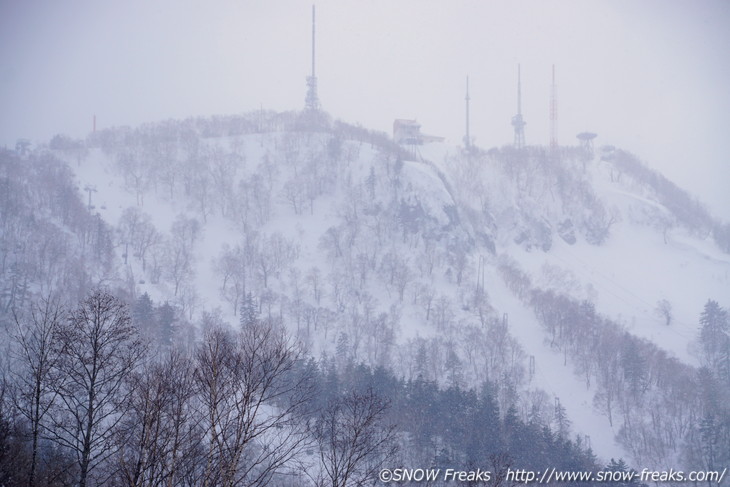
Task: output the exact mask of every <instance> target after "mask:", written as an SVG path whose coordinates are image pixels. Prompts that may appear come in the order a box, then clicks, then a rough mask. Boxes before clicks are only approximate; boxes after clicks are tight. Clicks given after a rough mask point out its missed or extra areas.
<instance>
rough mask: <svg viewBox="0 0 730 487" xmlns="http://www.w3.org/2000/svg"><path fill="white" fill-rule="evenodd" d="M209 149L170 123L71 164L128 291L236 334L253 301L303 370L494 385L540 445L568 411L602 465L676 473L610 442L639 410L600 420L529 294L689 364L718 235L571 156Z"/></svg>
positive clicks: (242, 142)
mask: <svg viewBox="0 0 730 487" xmlns="http://www.w3.org/2000/svg"><path fill="white" fill-rule="evenodd" d="M209 132H210V133H206V131H205V130H204V129H201V128H200V127H199V126H198V127H197V128H195V129H191V128H190V127H188V126H186V125H185V124H183V123H180V124H179V125H176V124H175V123H172V122H170V123H168V124H160V125H158V126H149V127H141V128H139V129H136V130H133V131H121V130H119V131H107V132H106V133H102V134H94V137H91V138H90V140H89V144H90V146H91V148H90V150H89V151H88V155H87V156H86V157H85V158H83V159H82V160H80V161H79V162H77V161H76V160H73V161H70V165H71V167H72V168H73V169H74V171H75V172H76V177H77V178H78V182H79V187H80V188H86V187H89V188H95V189H96V192H92V196H91V197H92V200H93V205H94V206H95V207H96V211H98V212H99V214H100V215H101V217H102V218H103V219H104V220H105V221H107V222H108V223H109V224H111V225H113V226H115V227H117V228H119V229H120V233H119V234H118V239H117V242H116V245H117V246H116V251H117V252H118V254H119V255H120V256H121V255H122V254H123V253H125V252H126V254H127V258H126V264H123V265H122V266H121V268H120V269H118V276H119V279H120V281H123V282H126V283H127V284H126V285H127V287H129V288H130V292H133V293H136V294H140V293H143V292H148V293H149V294H150V296H152V298H153V299H154V300H155V301H160V302H161V301H170V302H174V303H176V304H177V305H178V306H179V307H180V309H182V310H183V311H184V313H185V315H186V317H187V319H188V320H190V321H192V322H195V321H196V320H197V319H199V317H200V315H201V313H203V312H206V311H207V312H210V311H212V310H215V309H219V310H220V314H221V316H222V317H223V318H224V319H225V320H227V321H229V322H231V323H235V322H236V321H237V319H238V317H237V311H238V308H239V306H240V305H241V302H242V300H243V299H244V297H245V295H246V294H248V293H251V294H252V295H253V296H254V297H255V298H256V300H257V302H258V304H259V306H260V309H261V311H262V313H263V314H266V315H268V316H271V317H274V318H277V319H281V320H282V321H283V322H284V323H286V325H287V326H288V327H289V329H290V330H291V331H292V333H295V334H296V335H297V336H298V337H299V339H301V340H302V342H303V343H304V344H305V345H306V346H307V347H308V350H309V352H310V353H311V354H312V355H314V356H315V357H319V356H322V355H323V354H327V355H329V356H335V357H338V358H341V359H345V358H352V359H355V360H356V361H364V362H366V363H368V364H371V365H384V366H387V367H391V368H393V369H394V370H396V371H397V372H398V373H399V374H402V375H403V376H405V377H415V376H417V375H422V376H424V378H427V379H433V380H436V381H438V382H440V383H443V384H449V383H455V384H458V385H461V386H466V387H475V386H478V385H479V384H481V383H482V382H484V381H490V382H492V383H493V384H494V385H495V387H496V389H497V391H498V397H499V401H500V407H501V408H502V410H503V411H504V410H505V409H506V408H507V407H509V405H510V404H517V405H519V408H520V412H521V414H522V415H523V416H524V417H525V418H526V419H527V418H529V417H532V416H536V417H538V418H541V419H540V420H541V421H543V422H544V423H545V424H546V425H548V426H550V427H552V428H555V429H557V428H558V427H559V425H557V424H556V423H555V418H554V414H553V410H554V408H555V405H556V404H557V403H559V404H561V405H562V406H564V407H565V409H566V410H567V412H568V414H569V417H570V418H571V420H572V422H573V426H572V435H576V434H577V435H580V437H581V438H583V439H584V441H586V440H588V438H589V440H588V441H590V444H591V445H592V446H593V448H594V450H595V451H596V453H597V454H598V455H600V456H602V457H603V458H606V459H607V458H610V457H620V456H627V455H633V456H634V459H635V460H636V461H639V460H642V461H644V462H647V461H653V462H660V461H667V460H668V459H676V458H678V457H680V456H681V454H680V450H681V445H680V444H679V443H677V445H675V446H674V447H667V451H666V452H665V453H662V454H657V455H656V456H655V457H651V458H649V457H647V456H645V457H641V458H637V456H638V455H637V454H635V453H634V447H633V446H632V445H631V444H630V441H631V440H630V439H627V436H626V434H623V436H621V435H619V436H620V437H621V438H623V439H622V440H621V442H618V441H616V439H615V438H616V434H618V433H619V432H620V430H621V427H622V425H625V421H628V418H630V417H633V416H632V415H640V414H641V413H640V412H636V411H643V410H641V409H640V408H639V409H636V408H633V407H629V406H628V405H627V406H626V407H625V408H624V418H623V420H621V421H619V420H618V419H616V418H613V425H611V424H610V422H609V419H608V417H607V414H606V413H605V411H603V410H601V408H600V407H598V406H597V404H598V403H599V402H600V401H599V399H600V397H603V396H601V394H603V392H602V389H601V387H603V386H601V385H600V384H601V383H600V381H599V380H598V379H594V380H591V379H590V378H589V379H587V378H586V377H587V375H586V374H584V375H579V374H577V373H574V371H576V370H578V369H577V367H578V366H577V365H576V362H575V361H574V359H573V357H569V356H567V354H566V352H565V350H567V348H566V347H563V348H561V346H560V345H556V343H554V340H552V341H551V340H550V338H549V336H548V333H547V332H546V331H545V329H544V328H543V326H542V324H541V317H540V316H538V314H536V313H537V312H536V310H535V309H533V308H531V307H530V305H529V302H530V297H529V291H530V290H531V289H543V290H551V291H552V292H554V293H556V294H559V295H563V296H565V297H566V298H570V299H573V300H576V302H580V301H585V302H590V303H593V305H594V306H595V309H596V310H597V312H598V313H599V314H600V315H602V316H604V317H605V318H606V319H607V320H609V321H611V323H613V324H614V325H616V326H618V327H620V328H622V329H624V330H625V331H627V332H628V333H629V334H630V335H631V336H635V337H640V338H645V339H647V340H648V341H649V342H650V343H651V344H654V346H655V347H656V348H657V349H658V350H661V351H663V352H664V353H666V354H667V356H669V357H676V359H678V361H679V362H680V363H682V364H684V365H685V366H688V367H694V366H698V365H699V364H700V359H699V357H698V354H697V353H696V351H695V349H696V344H695V340H696V336H697V329H698V324H697V318H698V316H699V313H700V312H701V311H702V306H703V305H704V303H705V302H706V301H707V300H708V299H714V300H717V301H719V302H721V303H723V301H726V300H727V297H728V296H730V255H728V254H727V253H724V252H722V251H721V250H720V249H719V248H718V246H717V244H716V243H715V242H713V241H712V240H711V238H710V232H711V230H712V227H707V228H699V229H698V228H690V227H688V226H687V225H686V224H685V223H683V220H682V218H680V217H678V216H677V215H676V212H675V211H673V210H671V209H669V208H667V207H666V205H665V204H663V203H662V198H661V197H658V196H657V193H656V190H655V188H652V187H651V185H647V184H645V183H644V182H642V181H641V180H640V179H638V178H636V177H634V176H633V175H632V174H629V173H628V172H627V171H626V170H624V169H622V168H621V167H619V166H617V165H616V164H614V163H613V162H612V161H611V160H604V159H610V158H602V157H600V156H596V157H593V156H591V155H588V154H586V153H585V152H583V151H581V150H579V149H565V150H563V151H562V152H561V153H560V154H555V153H550V152H549V151H547V150H543V149H541V148H529V149H528V150H527V151H524V152H520V151H515V150H513V149H511V148H502V149H493V150H491V151H489V152H476V151H475V152H472V153H464V152H463V151H462V150H461V149H460V148H457V147H448V146H445V145H443V144H433V145H427V146H423V147H421V148H420V150H419V155H418V157H415V158H410V157H408V155H407V151H402V150H399V149H398V148H396V147H394V146H393V145H392V144H391V143H388V142H387V140H386V139H385V138H384V137H381V136H379V135H378V134H369V133H367V132H366V131H363V130H362V129H359V128H354V127H349V126H347V125H344V124H339V125H335V126H332V127H328V128H322V129H320V130H317V131H313V132H308V131H297V130H296V129H293V128H291V127H287V126H286V124H285V126H284V127H281V126H276V124H274V122H271V124H270V126H269V127H268V128H264V129H262V128H261V127H256V128H255V129H241V130H237V131H233V130H232V131H229V132H228V133H225V131H221V130H218V129H216V130H213V129H211V130H210V131H209ZM411 159H414V160H411ZM129 208H137V209H138V210H141V214H142V215H149V219H150V221H151V222H152V223H153V225H154V227H155V228H156V230H157V232H158V236H157V238H156V239H155V240H154V242H153V243H152V244H151V245H150V246H149V248H148V249H147V250H146V252H147V254H146V257H145V259H144V260H145V263H144V266H143V263H142V257H141V255H140V253H139V252H136V254H134V253H133V251H130V250H129V248H130V246H131V247H134V248H136V246H139V245H141V244H138V242H137V240H139V238H140V237H139V235H136V234H134V232H132V233H130V231H127V232H126V233H125V232H124V231H122V228H123V227H124V225H127V226H126V227H124V228H129V225H128V224H129V212H128V211H127V210H128V209H129ZM125 211H127V214H126V216H125ZM125 218H126V220H125ZM125 221H126V223H125ZM193 221H194V222H195V225H197V226H195V229H196V230H194V231H192V232H188V233H186V232H185V231H184V230H183V227H185V225H183V223H184V222H188V226H187V227H185V228H193V226H191V225H192V223H190V222H193ZM173 222H183V223H179V224H175V225H174V224H173ZM176 225H177V226H176ZM186 252H187V253H186ZM178 254H180V255H182V256H183V257H186V258H187V261H186V262H182V261H175V260H174V259H173V256H175V255H178ZM183 260H185V259H183ZM505 260H509V262H511V263H512V265H513V266H514V267H515V268H516V269H519V270H520V271H521V272H523V273H524V275H525V276H527V277H528V278H529V285H527V286H526V287H525V292H524V293H522V295H520V293H519V292H517V293H516V292H515V286H513V285H511V284H510V283H507V282H506V281H505V279H504V277H503V272H500V270H499V269H500V263H501V262H504V261H505ZM120 262H124V259H120ZM185 265H187V266H188V267H187V268H185V269H182V267H184V266H185ZM181 266H182V267H181ZM143 267H144V269H143ZM181 269H182V270H181ZM662 310H664V312H662ZM543 321H544V320H543ZM667 321H669V323H668V324H667ZM612 326H613V325H612ZM596 333H597V336H598V335H599V334H600V333H599V332H596ZM601 346H604V347H612V346H614V344H611V343H603V344H602V345H601ZM652 353H653V352H652ZM646 370H649V371H651V370H652V369H651V367H649V366H647V369H646ZM646 377H647V379H646V380H649V381H650V380H652V379H650V377H651V372H647V373H646ZM651 384H652V385H651V386H650V387H664V385H659V384H657V385H653V383H651ZM648 387H649V386H648ZM667 387H669V386H667ZM538 391H544V392H538ZM597 397H598V398H599V399H597ZM647 397H648V396H647ZM647 401H648V400H647ZM617 408H618V406H617ZM616 416H618V414H616ZM682 421H684V419H682ZM662 455H663V456H662Z"/></svg>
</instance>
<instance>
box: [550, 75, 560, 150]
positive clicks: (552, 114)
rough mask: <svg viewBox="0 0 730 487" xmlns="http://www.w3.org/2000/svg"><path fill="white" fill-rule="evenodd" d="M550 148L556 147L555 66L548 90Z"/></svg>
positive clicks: (556, 104) (556, 100)
mask: <svg viewBox="0 0 730 487" xmlns="http://www.w3.org/2000/svg"><path fill="white" fill-rule="evenodd" d="M550 147H551V148H552V149H555V148H557V147H558V87H557V85H556V84H555V65H554V64H553V83H552V86H551V88H550Z"/></svg>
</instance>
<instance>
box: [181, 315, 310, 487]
mask: <svg viewBox="0 0 730 487" xmlns="http://www.w3.org/2000/svg"><path fill="white" fill-rule="evenodd" d="M298 359H299V351H298V350H297V348H296V347H294V346H293V345H292V344H291V343H290V341H289V339H288V338H287V337H286V336H285V335H284V333H283V332H282V330H280V329H277V328H276V327H274V326H272V325H271V324H269V323H265V322H260V321H258V322H255V323H250V324H249V325H248V326H246V327H245V328H243V329H242V330H241V331H240V333H238V334H234V333H232V332H230V331H228V330H226V329H223V328H213V329H210V330H208V331H207V332H206V335H205V338H204V340H203V343H202V345H201V347H200V349H199V351H198V354H197V357H196V376H195V377H196V382H197V385H198V391H199V397H200V400H201V403H202V409H203V413H202V414H203V424H204V425H205V429H206V432H207V437H208V439H209V440H208V441H209V448H208V453H207V458H206V468H205V476H204V479H203V485H222V486H224V487H233V486H238V485H242V486H263V485H267V484H268V483H269V481H270V480H271V478H272V476H273V475H274V474H275V473H277V472H278V471H280V470H281V469H282V468H283V467H284V465H285V464H286V463H287V462H288V461H289V460H290V459H292V458H293V457H295V456H296V454H297V453H299V452H300V451H301V450H302V448H304V447H305V446H306V444H307V436H306V435H305V430H304V428H303V426H302V425H300V424H298V421H297V416H298V413H299V412H300V409H301V408H303V407H304V406H305V405H306V403H307V401H308V399H309V398H310V397H311V388H310V386H309V383H308V380H307V378H306V377H302V376H299V375H298V374H296V373H295V365H296V362H297V360H298Z"/></svg>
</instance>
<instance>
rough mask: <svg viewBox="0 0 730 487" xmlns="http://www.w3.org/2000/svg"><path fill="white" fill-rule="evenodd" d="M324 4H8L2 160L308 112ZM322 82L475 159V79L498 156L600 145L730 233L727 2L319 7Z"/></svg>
mask: <svg viewBox="0 0 730 487" xmlns="http://www.w3.org/2000/svg"><path fill="white" fill-rule="evenodd" d="M311 3H312V2H311V1H309V0H308V1H298V0H282V1H277V2H254V1H237V2H236V1H232V0H226V1H218V2H210V3H204V2H191V1H183V2H180V1H172V0H164V1H156V2H144V1H139V0H134V1H125V2H92V1H86V0H84V1H71V2H51V1H37V2H12V1H5V0H3V1H1V2H0V107H2V109H1V110H0V146H1V145H6V146H8V147H11V148H12V147H14V146H15V141H16V140H17V139H18V138H20V137H25V138H29V139H31V140H32V141H34V142H46V141H48V140H49V139H50V138H51V137H52V136H53V135H54V134H57V133H65V134H68V135H71V136H73V137H85V136H86V135H87V134H88V133H89V132H90V131H91V129H92V120H93V116H94V115H96V117H97V126H98V127H99V128H104V127H109V126H119V125H137V124H141V123H145V122H152V121H158V120H163V119H169V118H186V117H189V116H209V115H216V114H232V113H240V112H246V111H251V110H255V109H259V108H261V107H263V108H266V109H273V110H293V109H300V108H301V107H303V104H304V94H305V77H306V76H307V75H308V74H309V69H310V37H309V36H310V31H311V24H310V13H311ZM316 4H317V77H318V80H319V95H320V99H321V102H322V106H323V108H324V109H325V110H326V111H328V112H329V113H330V114H331V115H332V116H333V117H335V118H341V119H343V120H345V121H349V122H355V123H361V124H362V125H364V126H366V127H368V128H374V129H378V130H382V131H386V132H389V133H390V131H391V127H392V122H393V119H394V118H417V119H418V120H419V122H421V123H422V125H423V131H424V132H426V133H430V134H435V135H442V136H445V137H446V138H447V140H448V142H451V143H453V144H460V143H461V138H462V137H463V135H464V82H465V77H466V76H467V75H469V77H470V80H471V97H472V105H471V113H472V118H471V123H472V125H471V132H472V135H473V136H474V137H475V139H476V140H475V142H476V144H477V145H479V146H481V147H485V148H488V147H492V146H500V145H503V144H505V143H510V142H511V140H512V127H511V125H510V123H509V122H510V117H511V116H512V115H513V114H514V112H515V108H516V107H515V104H516V101H515V97H516V93H515V91H516V86H515V85H516V67H517V64H518V63H520V64H521V66H522V75H523V79H522V82H523V113H524V116H525V119H526V121H527V123H528V125H527V127H526V139H527V144H528V145H529V144H547V143H548V107H549V90H550V68H551V65H552V64H555V66H556V75H557V83H558V110H559V126H558V138H559V142H560V143H561V144H566V145H567V144H574V143H575V140H576V139H575V134H576V133H578V132H582V131H592V132H596V133H598V135H599V138H598V139H597V141H596V143H597V144H598V145H603V144H614V145H617V146H621V147H623V148H626V149H628V150H630V151H632V152H634V153H636V154H638V155H639V156H640V157H641V158H642V159H644V160H645V161H647V162H648V163H649V164H650V165H651V166H652V167H654V168H657V169H659V170H661V171H662V172H664V173H665V174H666V175H667V176H668V177H669V178H671V179H673V180H674V181H675V182H677V183H678V184H679V185H680V186H683V187H685V188H687V189H689V190H690V191H692V192H693V193H694V194H696V195H697V196H698V197H699V198H700V199H701V200H702V201H703V202H705V203H707V205H708V206H709V208H710V209H711V211H712V212H713V213H715V214H717V215H719V216H720V217H721V218H723V219H725V220H728V219H730V196H728V195H730V192H728V191H727V185H728V182H729V181H730V170H729V169H728V167H727V154H728V151H729V150H730V142H729V138H728V137H727V131H728V129H727V127H728V126H730V94H729V93H728V90H727V86H729V85H730V83H729V82H730V59H729V58H728V56H727V46H728V44H729V43H728V33H727V32H728V26H729V25H730V4H729V3H728V2H726V1H719V0H718V1H710V0H703V1H698V2H691V3H690V2H679V1H661V2H660V1H658V0H655V1H644V2H631V1H612V2H608V1H600V2H599V1H594V2H584V1H581V2H578V1H560V2H538V1H519V2H506V1H505V2H496V1H489V2H478V1H458V2H446V1H423V0H402V1H398V2H386V1H380V0H376V1H369V2H355V1H342V0H337V1H336V0H320V1H317V2H316Z"/></svg>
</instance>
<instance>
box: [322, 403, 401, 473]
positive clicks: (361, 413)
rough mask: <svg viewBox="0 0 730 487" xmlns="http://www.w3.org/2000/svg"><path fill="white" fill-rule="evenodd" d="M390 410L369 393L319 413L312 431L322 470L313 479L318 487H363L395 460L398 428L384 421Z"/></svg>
mask: <svg viewBox="0 0 730 487" xmlns="http://www.w3.org/2000/svg"><path fill="white" fill-rule="evenodd" d="M388 407H389V403H388V401H387V400H385V399H383V398H381V397H380V396H378V395H377V394H375V392H373V391H372V390H371V389H370V390H368V391H366V392H365V393H358V392H356V391H353V392H351V393H349V394H347V395H345V396H343V397H340V398H337V399H335V400H333V401H331V402H330V404H329V405H328V406H327V408H326V409H325V410H324V411H322V413H320V415H319V418H318V419H317V421H316V422H315V424H314V428H313V433H314V437H315V438H316V440H317V443H318V445H319V456H320V462H321V467H322V471H321V472H320V473H319V475H318V476H317V478H315V479H314V480H315V482H316V484H317V485H318V486H322V487H323V486H325V485H329V486H332V487H345V486H347V485H363V484H364V483H365V482H367V481H372V479H374V478H375V474H376V473H377V471H378V470H379V469H380V468H381V466H382V465H383V463H384V462H385V461H386V460H388V459H391V460H392V457H393V455H395V453H396V452H397V445H396V443H395V427H393V426H389V425H387V424H385V421H384V416H385V412H386V410H387V409H388Z"/></svg>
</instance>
